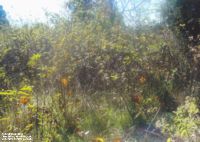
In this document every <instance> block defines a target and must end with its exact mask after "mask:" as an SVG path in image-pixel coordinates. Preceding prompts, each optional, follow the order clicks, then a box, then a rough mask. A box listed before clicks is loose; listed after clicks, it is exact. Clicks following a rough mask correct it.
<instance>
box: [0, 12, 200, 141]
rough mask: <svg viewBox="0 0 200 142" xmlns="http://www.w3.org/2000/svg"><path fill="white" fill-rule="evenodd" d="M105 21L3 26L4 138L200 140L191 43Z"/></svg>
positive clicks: (0, 122) (0, 124)
mask: <svg viewBox="0 0 200 142" xmlns="http://www.w3.org/2000/svg"><path fill="white" fill-rule="evenodd" d="M98 16H99V17H98ZM104 18H105V17H102V15H101V13H100V15H97V19H95V20H88V21H85V22H80V21H76V20H75V21H72V20H67V19H65V18H62V17H53V18H52V19H51V20H52V21H51V24H49V25H48V24H32V25H24V26H16V27H15V26H6V27H3V28H1V29H0V88H1V90H0V132H1V133H23V134H24V135H31V136H32V139H33V141H34V142H68V141H69V142H125V141H130V142H133V141H139V140H140V139H141V137H144V136H145V135H148V136H147V138H146V141H147V142H148V141H152V142H153V141H156V140H157V139H158V140H157V141H167V142H172V141H173V140H177V141H178V140H180V141H194V142H197V140H198V138H199V135H200V117H199V104H200V100H199V99H200V98H199V93H200V92H199V86H200V83H199V80H198V78H197V76H192V75H194V72H195V71H196V70H195V64H191V60H188V57H187V56H186V55H185V51H183V47H185V46H187V43H186V42H185V41H184V40H183V39H180V38H179V37H178V36H177V34H176V33H174V31H172V30H171V29H170V28H169V27H167V26H162V25H155V26H140V27H138V28H137V29H135V28H131V27H129V26H126V25H124V24H121V23H120V21H118V22H113V21H109V20H108V19H104ZM181 26H182V25H181ZM195 47H196V50H198V51H199V50H200V46H199V45H195ZM188 52H189V51H188ZM196 60H199V58H198V59H196ZM193 67H194V68H193ZM153 129H154V130H156V131H153ZM137 133H138V134H137ZM140 133H141V134H140ZM152 137H158V138H152ZM151 139H153V140H151ZM142 140H144V141H145V138H144V139H142Z"/></svg>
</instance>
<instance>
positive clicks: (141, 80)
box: [139, 76, 146, 84]
mask: <svg viewBox="0 0 200 142" xmlns="http://www.w3.org/2000/svg"><path fill="white" fill-rule="evenodd" d="M139 81H140V83H141V84H143V83H145V82H146V78H145V77H144V76H141V77H140V79H139Z"/></svg>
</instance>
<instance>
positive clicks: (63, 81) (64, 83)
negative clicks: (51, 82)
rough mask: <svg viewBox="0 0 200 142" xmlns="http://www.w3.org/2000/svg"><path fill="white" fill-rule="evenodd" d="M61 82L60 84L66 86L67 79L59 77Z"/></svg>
mask: <svg viewBox="0 0 200 142" xmlns="http://www.w3.org/2000/svg"><path fill="white" fill-rule="evenodd" d="M61 84H62V85H63V86H64V87H67V85H68V79H67V78H62V79H61Z"/></svg>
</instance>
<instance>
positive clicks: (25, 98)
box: [19, 96, 29, 105]
mask: <svg viewBox="0 0 200 142" xmlns="http://www.w3.org/2000/svg"><path fill="white" fill-rule="evenodd" d="M19 102H20V104H22V105H26V104H27V103H28V102H29V98H28V97H26V96H22V97H20V100H19Z"/></svg>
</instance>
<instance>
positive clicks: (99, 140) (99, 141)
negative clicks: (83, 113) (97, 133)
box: [92, 137, 105, 142]
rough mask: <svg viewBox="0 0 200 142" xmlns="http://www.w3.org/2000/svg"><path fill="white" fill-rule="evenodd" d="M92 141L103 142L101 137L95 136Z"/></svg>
mask: <svg viewBox="0 0 200 142" xmlns="http://www.w3.org/2000/svg"><path fill="white" fill-rule="evenodd" d="M92 142H105V141H104V139H103V138H101V137H96V138H95V139H94V140H92Z"/></svg>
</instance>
